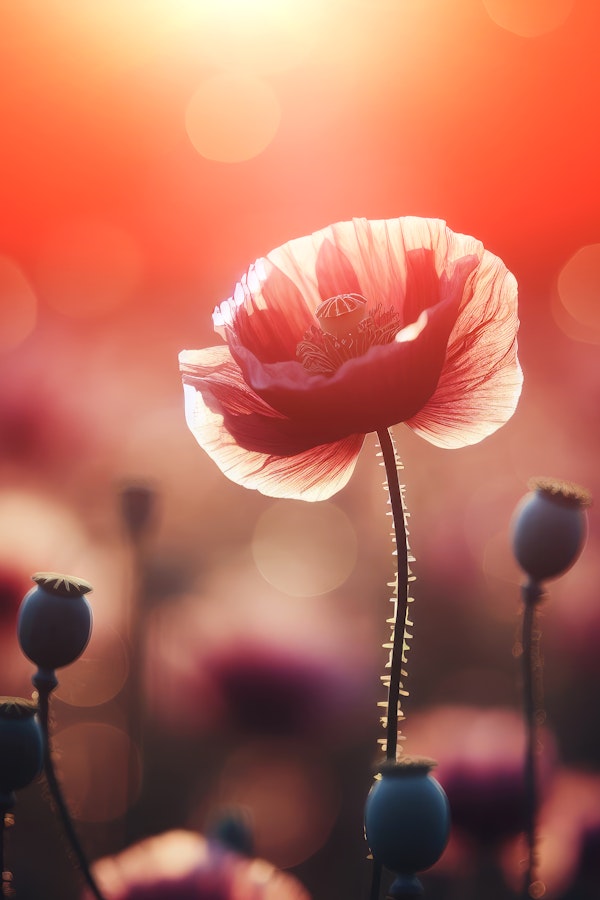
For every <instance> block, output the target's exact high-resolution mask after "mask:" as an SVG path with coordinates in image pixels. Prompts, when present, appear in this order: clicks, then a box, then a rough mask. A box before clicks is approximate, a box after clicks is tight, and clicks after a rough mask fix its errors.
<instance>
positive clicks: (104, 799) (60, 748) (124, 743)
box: [54, 722, 141, 822]
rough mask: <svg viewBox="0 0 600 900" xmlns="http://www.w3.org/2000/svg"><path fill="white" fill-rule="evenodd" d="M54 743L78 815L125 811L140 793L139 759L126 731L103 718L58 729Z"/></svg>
mask: <svg viewBox="0 0 600 900" xmlns="http://www.w3.org/2000/svg"><path fill="white" fill-rule="evenodd" d="M54 746H55V748H56V751H57V759H58V760H59V762H60V772H59V775H60V779H61V784H62V786H63V789H64V792H65V795H66V799H67V804H68V806H69V809H70V810H71V812H72V815H73V816H74V817H75V818H76V819H78V820H79V821H81V822H112V821H113V820H114V819H118V818H120V817H121V816H122V815H124V814H125V813H126V812H127V809H128V808H129V806H130V805H131V803H133V802H134V800H135V799H136V797H137V796H138V793H139V789H140V783H141V764H140V758H139V751H138V750H137V748H136V747H135V746H134V745H133V744H132V741H131V740H130V738H129V737H128V735H127V734H126V733H125V732H124V731H122V730H121V729H120V728H116V727H115V726H114V725H109V724H107V723H105V722H84V723H81V724H78V725H71V726H69V727H68V728H64V729H63V730H62V731H59V732H58V733H57V735H56V737H55V739H54Z"/></svg>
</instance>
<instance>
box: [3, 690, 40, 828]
mask: <svg viewBox="0 0 600 900" xmlns="http://www.w3.org/2000/svg"><path fill="white" fill-rule="evenodd" d="M36 712H37V705H36V704H35V703H33V702H32V701H31V700H21V699H20V698H18V697H0V812H1V807H4V809H6V808H10V807H11V806H12V805H13V802H14V797H13V792H14V791H18V790H20V789H21V788H24V787H27V785H28V784H30V783H31V782H32V781H33V780H34V778H36V777H37V776H38V775H39V774H40V772H41V770H42V765H43V761H44V740H43V737H42V729H41V726H40V723H39V721H38V719H37V716H36Z"/></svg>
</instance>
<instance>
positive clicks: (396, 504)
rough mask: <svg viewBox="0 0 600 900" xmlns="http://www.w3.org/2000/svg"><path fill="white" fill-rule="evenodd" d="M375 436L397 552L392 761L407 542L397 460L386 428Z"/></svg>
mask: <svg viewBox="0 0 600 900" xmlns="http://www.w3.org/2000/svg"><path fill="white" fill-rule="evenodd" d="M377 437H378V439H379V445H380V447H381V452H382V454H383V464H384V466H385V474H386V479H387V487H388V493H389V497H390V505H391V507H392V517H393V522H394V536H395V539H396V551H397V554H398V574H397V597H396V614H395V617H394V625H393V641H392V654H391V665H390V685H389V688H388V701H387V723H386V745H385V755H386V759H388V760H393V761H395V760H396V753H397V749H398V707H399V701H400V689H401V678H402V675H403V671H402V664H403V662H404V661H405V660H404V649H405V640H406V614H407V610H408V542H407V538H406V522H405V518H404V504H403V502H402V493H401V491H400V482H399V481H398V463H397V460H396V454H395V451H394V445H393V443H392V437H391V435H390V432H389V430H388V429H387V428H385V429H381V431H378V432H377Z"/></svg>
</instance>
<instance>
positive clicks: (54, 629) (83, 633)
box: [17, 572, 92, 671]
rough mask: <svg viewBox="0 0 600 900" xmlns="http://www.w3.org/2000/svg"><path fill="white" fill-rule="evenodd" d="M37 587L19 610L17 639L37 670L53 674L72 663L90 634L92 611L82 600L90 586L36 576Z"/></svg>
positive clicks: (69, 578) (50, 575)
mask: <svg viewBox="0 0 600 900" xmlns="http://www.w3.org/2000/svg"><path fill="white" fill-rule="evenodd" d="M32 577H33V580H34V581H35V582H36V583H37V587H34V588H32V589H31V590H30V591H29V593H28V594H26V595H25V597H24V598H23V601H22V603H21V607H20V609H19V618H18V622H17V635H18V638H19V643H20V645H21V649H22V651H23V653H24V654H25V656H27V657H28V658H29V659H30V660H31V661H32V662H34V663H35V664H36V665H37V666H38V667H39V668H40V669H43V670H45V671H53V670H54V669H58V668H60V667H61V666H68V665H69V664H70V663H72V662H74V661H75V660H76V659H77V658H78V657H79V656H80V655H81V654H82V653H83V651H84V650H85V648H86V646H87V643H88V641H89V639H90V634H91V631H92V611H91V609H90V606H89V604H88V602H87V600H86V599H85V597H84V596H83V595H84V594H87V592H88V591H91V590H92V586H91V585H90V584H88V583H87V582H86V581H83V580H82V579H81V578H73V577H72V576H70V575H57V574H56V573H54V572H38V573H37V574H35V575H33V576H32Z"/></svg>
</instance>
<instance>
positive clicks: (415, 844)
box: [365, 758, 450, 883]
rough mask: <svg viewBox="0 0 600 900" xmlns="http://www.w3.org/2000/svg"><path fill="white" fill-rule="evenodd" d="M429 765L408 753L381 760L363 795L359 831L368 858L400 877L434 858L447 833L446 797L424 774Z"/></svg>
mask: <svg viewBox="0 0 600 900" xmlns="http://www.w3.org/2000/svg"><path fill="white" fill-rule="evenodd" d="M434 765H435V763H434V762H433V761H432V760H427V759H408V758H407V759H403V760H401V761H400V762H398V763H387V764H384V765H383V766H382V767H381V769H380V776H381V777H380V778H379V780H377V781H376V782H375V784H374V785H373V787H372V788H371V790H370V792H369V796H368V797H367V802H366V806H365V835H366V838H367V843H368V845H369V848H370V850H371V853H372V854H373V858H374V859H375V860H376V862H379V863H381V865H383V866H385V868H386V869H389V871H390V872H394V873H396V874H397V875H399V876H403V878H404V881H406V879H407V878H408V879H409V880H410V879H411V877H412V876H413V875H414V874H415V873H416V872H422V871H423V870H424V869H428V868H429V867H430V866H432V865H433V864H434V863H435V862H437V860H438V859H439V858H440V856H441V855H442V853H443V852H444V848H445V847H446V844H447V842H448V837H449V835H450V808H449V804H448V799H447V797H446V794H445V793H444V791H443V789H442V787H441V785H440V784H439V783H438V782H437V781H436V780H435V778H433V776H432V775H431V774H430V772H431V769H432V767H433V766H434ZM413 880H414V879H413ZM403 883H404V882H403Z"/></svg>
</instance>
